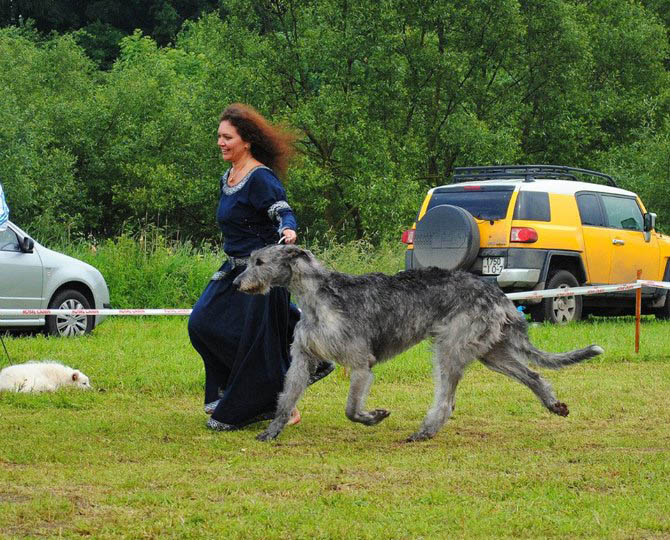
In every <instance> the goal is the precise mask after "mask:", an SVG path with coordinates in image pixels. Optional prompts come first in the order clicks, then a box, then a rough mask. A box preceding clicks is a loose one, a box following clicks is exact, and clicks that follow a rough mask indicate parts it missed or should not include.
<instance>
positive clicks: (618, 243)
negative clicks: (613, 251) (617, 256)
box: [612, 238, 626, 246]
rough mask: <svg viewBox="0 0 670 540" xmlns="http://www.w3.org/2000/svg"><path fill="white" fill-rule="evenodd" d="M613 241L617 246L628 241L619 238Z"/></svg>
mask: <svg viewBox="0 0 670 540" xmlns="http://www.w3.org/2000/svg"><path fill="white" fill-rule="evenodd" d="M612 243H613V244H614V245H615V246H623V245H624V244H625V243H626V242H624V241H623V240H619V239H618V238H615V239H614V240H612Z"/></svg>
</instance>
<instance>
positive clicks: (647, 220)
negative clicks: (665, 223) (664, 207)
mask: <svg viewBox="0 0 670 540" xmlns="http://www.w3.org/2000/svg"><path fill="white" fill-rule="evenodd" d="M655 228H656V214H654V213H652V212H647V213H646V214H645V215H644V230H645V232H649V231H652V230H654V229H655Z"/></svg>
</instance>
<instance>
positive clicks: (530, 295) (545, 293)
mask: <svg viewBox="0 0 670 540" xmlns="http://www.w3.org/2000/svg"><path fill="white" fill-rule="evenodd" d="M641 287H653V288H657V289H670V282H668V281H652V280H647V279H639V280H637V281H636V282H633V283H621V284H618V285H592V286H588V287H573V288H569V287H566V288H562V289H545V290H542V291H526V292H517V293H508V294H507V295H506V296H507V298H509V299H510V300H528V299H542V298H549V297H552V298H554V297H565V296H580V295H588V294H602V293H608V292H620V291H632V290H635V289H639V288H641ZM191 311H192V310H191V309H0V315H8V316H18V315H40V316H41V315H190V314H191Z"/></svg>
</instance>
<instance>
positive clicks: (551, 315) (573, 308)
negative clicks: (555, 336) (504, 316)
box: [530, 270, 582, 324]
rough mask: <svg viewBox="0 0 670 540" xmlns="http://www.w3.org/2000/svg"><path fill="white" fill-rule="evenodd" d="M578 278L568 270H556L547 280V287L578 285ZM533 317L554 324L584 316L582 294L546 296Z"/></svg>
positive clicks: (565, 322)
mask: <svg viewBox="0 0 670 540" xmlns="http://www.w3.org/2000/svg"><path fill="white" fill-rule="evenodd" d="M578 286H579V282H578V281H577V278H575V276H573V275H572V273H571V272H570V271H568V270H558V271H557V272H554V273H553V274H552V275H551V277H550V278H549V280H548V281H547V285H546V287H545V288H546V289H567V288H573V287H578ZM530 314H531V318H532V319H533V320H534V321H537V322H543V321H547V322H550V323H553V324H567V323H569V322H572V321H578V320H579V319H581V318H582V297H581V296H556V297H554V298H545V299H544V300H542V302H541V303H540V304H538V305H537V306H535V307H534V308H533V309H532V310H531V312H530Z"/></svg>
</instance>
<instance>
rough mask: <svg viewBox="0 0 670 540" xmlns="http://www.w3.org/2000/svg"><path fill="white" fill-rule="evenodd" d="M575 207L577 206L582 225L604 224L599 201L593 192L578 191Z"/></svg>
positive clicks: (601, 225) (597, 225)
mask: <svg viewBox="0 0 670 540" xmlns="http://www.w3.org/2000/svg"><path fill="white" fill-rule="evenodd" d="M577 207H578V208H579V216H580V217H581V219H582V225H593V226H595V227H604V226H605V218H604V217H603V212H602V209H601V208H600V201H599V200H598V196H597V195H596V194H595V193H579V194H578V195H577Z"/></svg>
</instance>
